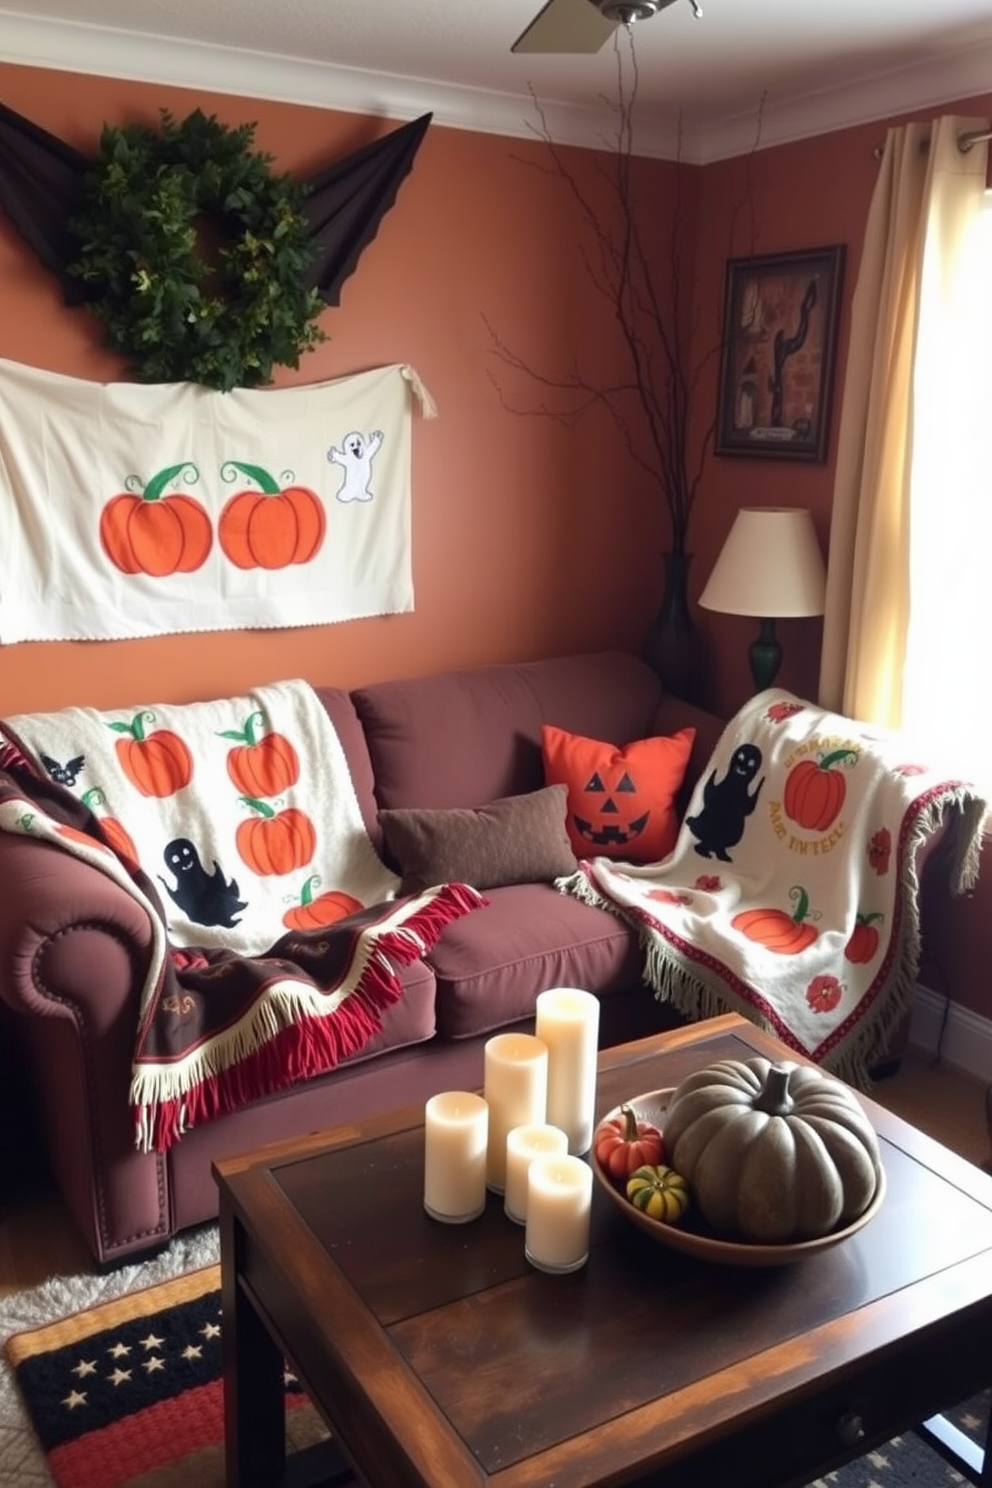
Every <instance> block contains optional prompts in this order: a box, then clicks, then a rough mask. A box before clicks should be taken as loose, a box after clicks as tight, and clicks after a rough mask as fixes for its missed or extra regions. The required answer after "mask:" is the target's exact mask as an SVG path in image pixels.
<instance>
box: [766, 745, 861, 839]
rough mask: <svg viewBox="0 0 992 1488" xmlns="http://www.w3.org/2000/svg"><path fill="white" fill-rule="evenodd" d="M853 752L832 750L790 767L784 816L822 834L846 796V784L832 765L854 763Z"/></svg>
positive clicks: (808, 829)
mask: <svg viewBox="0 0 992 1488" xmlns="http://www.w3.org/2000/svg"><path fill="white" fill-rule="evenodd" d="M857 760H858V751H857V750H856V749H834V750H832V751H831V752H830V753H829V754H824V755H821V756H820V758H819V759H818V760H810V759H808V760H803V761H802V763H801V764H798V765H793V767H792V769H791V770H790V771H789V774H788V776H787V778H786V782H785V792H784V794H783V799H782V806H783V809H784V811H785V814H786V816H788V817H789V818H790V819H791V820H792V821H794V822H797V823H798V825H799V826H801V827H805V828H806V830H807V831H810V832H825V831H826V830H827V828H828V827H829V826H830V825H831V824H832V823H833V822H834V821H836V820H837V817H838V816H839V815H840V812H841V808H842V807H843V805H844V797H845V796H846V795H847V781H846V780H845V779H844V776H843V775H842V774H841V772H840V770H838V769H836V768H835V766H837V765H840V764H847V762H848V761H849V762H850V764H851V765H854V764H856V763H857Z"/></svg>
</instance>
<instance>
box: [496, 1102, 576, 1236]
mask: <svg viewBox="0 0 992 1488" xmlns="http://www.w3.org/2000/svg"><path fill="white" fill-rule="evenodd" d="M567 1151H568V1137H567V1136H566V1135H565V1133H564V1132H563V1131H562V1130H561V1128H560V1127H558V1126H515V1127H514V1128H513V1130H512V1131H510V1132H508V1133H507V1137H506V1194H505V1198H504V1200H503V1208H504V1209H505V1211H506V1214H507V1216H508V1218H510V1219H512V1220H513V1222H514V1224H523V1223H524V1222H525V1220H526V1218H527V1170H528V1168H529V1167H530V1165H531V1163H532V1162H533V1161H534V1158H535V1157H541V1156H554V1155H556V1154H557V1155H558V1156H559V1157H561V1156H563V1155H564V1154H565V1153H566V1152H567Z"/></svg>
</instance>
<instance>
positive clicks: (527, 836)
mask: <svg viewBox="0 0 992 1488" xmlns="http://www.w3.org/2000/svg"><path fill="white" fill-rule="evenodd" d="M567 800H568V790H567V788H566V787H565V786H564V785H551V786H546V787H545V788H544V789H542V790H536V791H529V792H528V793H527V794H526V795H522V796H503V797H502V798H501V799H500V800H498V801H491V802H490V803H489V805H488V806H478V807H463V806H455V807H451V808H450V809H448V810H433V811H431V810H426V809H425V810H421V809H419V808H417V807H395V808H393V809H391V810H385V811H380V812H379V825H380V826H381V827H382V831H383V835H384V836H385V839H386V844H387V846H388V848H389V850H390V852H391V853H392V855H393V858H394V859H395V861H396V862H397V864H398V865H399V870H400V874H401V877H402V879H403V883H402V886H401V888H402V892H403V893H404V894H416V893H419V892H420V890H421V889H426V888H430V887H432V886H433V885H434V884H439V883H468V884H471V885H472V887H473V888H476V889H497V888H499V887H500V885H501V884H513V883H541V882H543V881H545V880H547V879H553V878H559V877H561V876H563V875H564V874H566V873H574V871H575V866H576V864H575V854H574V853H573V852H572V849H571V846H570V844H569V840H568V833H567V832H566V830H565V810H566V804H567Z"/></svg>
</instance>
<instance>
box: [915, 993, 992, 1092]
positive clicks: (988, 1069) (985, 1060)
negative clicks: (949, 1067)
mask: <svg viewBox="0 0 992 1488" xmlns="http://www.w3.org/2000/svg"><path fill="white" fill-rule="evenodd" d="M909 1042H910V1043H911V1044H912V1045H913V1047H914V1048H916V1049H920V1050H922V1051H923V1052H924V1053H925V1054H930V1055H937V1054H938V1053H939V1055H940V1058H941V1060H942V1061H943V1063H945V1064H953V1065H955V1066H956V1067H957V1068H958V1069H961V1070H964V1071H965V1073H966V1074H969V1075H975V1076H977V1078H978V1079H980V1080H992V1019H989V1018H982V1017H980V1016H979V1014H978V1013H973V1012H972V1011H971V1009H970V1008H966V1007H962V1006H961V1005H960V1003H957V1002H947V1001H946V1000H945V999H944V998H943V997H942V996H941V995H940V993H939V992H934V991H932V990H931V988H929V987H924V986H922V985H921V986H918V987H917V989H916V993H915V996H914V997H913V1006H912V1013H911V1015H910V1023H909Z"/></svg>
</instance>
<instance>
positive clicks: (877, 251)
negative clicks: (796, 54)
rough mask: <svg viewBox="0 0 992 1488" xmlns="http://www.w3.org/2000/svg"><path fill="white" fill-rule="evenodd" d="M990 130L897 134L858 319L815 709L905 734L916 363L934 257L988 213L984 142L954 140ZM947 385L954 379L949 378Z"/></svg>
mask: <svg viewBox="0 0 992 1488" xmlns="http://www.w3.org/2000/svg"><path fill="white" fill-rule="evenodd" d="M987 127H988V126H987V122H986V121H985V120H983V119H964V118H956V117H945V118H942V119H940V120H939V121H937V122H936V123H935V124H934V125H932V126H931V125H927V124H909V125H905V126H902V127H900V128H894V129H890V130H889V132H888V136H887V138H886V143H885V150H884V153H883V156H882V161H881V165H880V169H879V178H878V182H877V185H876V188H875V193H874V196H873V198H872V202H871V207H870V211H869V214H868V223H867V227H866V232H865V243H864V250H863V256H862V261H861V267H860V271H859V274H858V281H857V286H856V288H855V292H854V298H853V302H852V312H851V317H852V318H851V339H850V349H849V352H848V359H847V372H846V377H845V382H844V392H843V399H842V404H841V416H840V430H839V435H838V451H837V472H836V478H835V484H834V495H833V508H832V513H831V524H830V553H829V560H828V565H827V596H826V610H825V615H824V633H823V653H822V660H821V668H820V693H819V697H820V702H821V704H822V705H823V706H824V707H828V708H832V709H834V710H835V711H838V712H841V713H844V714H846V715H847V716H848V717H854V718H859V719H864V720H868V721H870V722H873V723H879V724H883V725H885V726H887V727H893V728H896V727H899V725H900V724H901V723H902V704H903V666H904V660H905V651H906V638H907V633H908V629H909V618H910V567H911V551H910V550H911V538H912V521H911V503H910V493H911V473H912V456H913V442H914V412H915V410H914V365H913V364H914V358H915V355H916V347H917V340H918V335H919V325H920V314H921V287H922V286H923V284H924V282H925V278H926V276H925V274H924V266H925V264H926V263H927V261H928V255H929V256H930V257H931V258H932V256H933V254H934V252H935V251H939V252H940V253H941V254H942V255H943V256H944V259H945V261H946V262H952V261H953V247H952V246H951V244H950V242H949V238H951V237H953V236H954V235H955V234H959V233H961V232H962V231H964V229H965V226H966V224H967V221H968V218H969V215H970V214H971V213H973V212H977V211H978V210H980V207H981V202H982V197H983V193H984V186H985V173H986V162H987V145H986V144H985V143H982V144H979V145H975V146H974V147H973V148H972V149H971V150H969V151H968V152H967V153H965V152H963V151H962V150H961V149H960V148H959V145H958V139H959V136H960V135H962V134H965V133H968V132H969V131H982V130H983V129H985V128H987ZM947 370H948V376H951V375H953V368H952V367H948V369H947Z"/></svg>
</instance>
